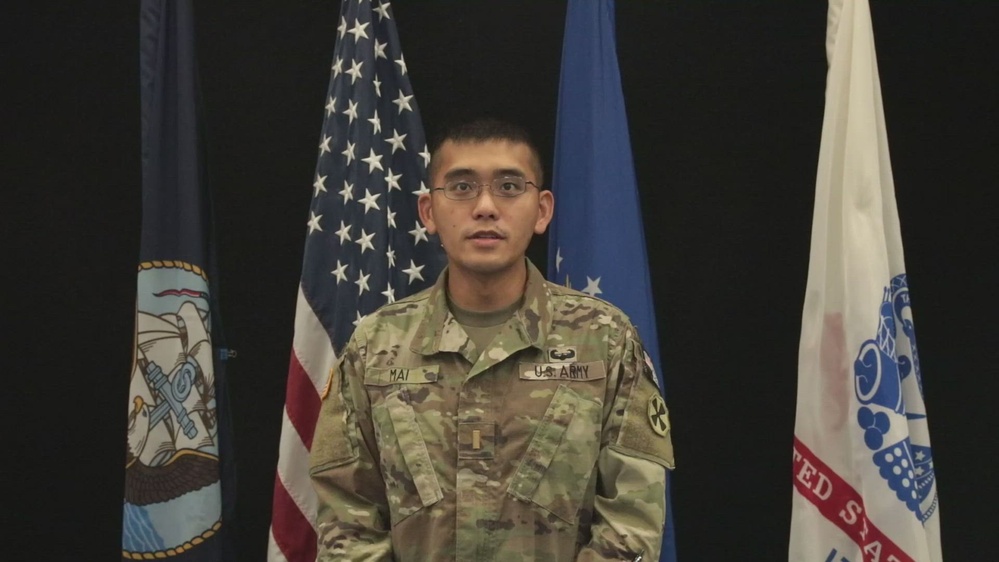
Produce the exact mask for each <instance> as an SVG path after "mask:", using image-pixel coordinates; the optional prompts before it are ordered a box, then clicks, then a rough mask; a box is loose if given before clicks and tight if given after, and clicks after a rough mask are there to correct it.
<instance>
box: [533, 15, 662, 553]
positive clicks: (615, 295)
mask: <svg viewBox="0 0 999 562" xmlns="http://www.w3.org/2000/svg"><path fill="white" fill-rule="evenodd" d="M556 129H557V130H556V134H555V170H554V172H555V173H554V177H553V180H552V191H553V192H554V194H555V202H556V203H555V204H556V206H557V208H556V211H555V216H554V220H553V221H552V225H551V230H550V234H549V243H548V278H549V279H551V280H553V281H555V282H557V283H561V284H563V285H569V286H571V287H572V288H574V289H577V290H580V291H583V292H585V293H589V294H590V295H593V296H597V297H600V298H602V299H605V300H607V301H610V302H611V303H613V304H615V305H617V306H618V307H619V308H621V309H622V310H623V311H624V312H625V313H626V314H627V315H628V316H629V317H631V320H632V322H634V324H635V327H636V328H637V329H638V333H639V335H640V337H641V338H642V343H643V344H644V345H645V348H646V350H647V351H648V353H649V355H650V356H651V357H652V361H653V364H654V365H655V369H656V373H657V374H658V376H660V377H661V376H662V375H661V373H662V370H661V369H660V367H659V366H660V362H659V346H658V341H659V340H658V336H657V334H656V319H655V307H654V306H653V303H652V286H651V283H650V281H649V266H648V262H647V259H646V253H645V236H644V234H643V231H642V214H641V211H640V209H639V204H638V187H637V182H636V180H635V170H634V165H633V164H632V159H631V143H630V142H629V140H628V119H627V115H626V113H625V109H624V94H623V93H622V90H621V75H620V71H619V69H618V64H617V49H616V47H615V36H614V2H613V0H600V1H593V0H569V5H568V8H567V11H566V20H565V39H564V42H563V44H562V76H561V81H560V84H559V94H558V122H557V125H556ZM661 382H662V380H661V379H660V383H661ZM660 387H662V385H660ZM668 506H669V503H667V517H666V532H665V535H664V538H663V548H662V555H661V557H660V560H663V561H675V560H676V545H675V541H674V532H673V516H672V513H671V511H672V510H671V509H669V507H668Z"/></svg>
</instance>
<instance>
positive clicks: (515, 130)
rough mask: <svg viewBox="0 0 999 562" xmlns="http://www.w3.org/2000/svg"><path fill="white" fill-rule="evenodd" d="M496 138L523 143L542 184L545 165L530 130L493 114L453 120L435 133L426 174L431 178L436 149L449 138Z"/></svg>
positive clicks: (456, 140)
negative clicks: (453, 122)
mask: <svg viewBox="0 0 999 562" xmlns="http://www.w3.org/2000/svg"><path fill="white" fill-rule="evenodd" d="M497 140H499V141H508V142H512V143H517V144H523V145H526V146H527V148H528V149H530V151H531V155H532V156H533V157H534V173H535V174H536V175H537V176H538V178H537V179H538V185H539V186H540V185H544V180H545V178H544V168H543V166H542V165H541V151H539V150H538V145H537V144H535V142H534V139H533V138H531V134H530V133H529V132H528V131H527V129H525V128H524V127H521V126H520V125H517V124H515V123H511V122H509V121H503V120H501V119H495V118H492V117H489V118H479V119H473V120H470V121H462V122H459V123H455V124H453V125H450V126H448V127H446V128H445V129H443V131H442V132H441V133H439V134H437V135H435V136H434V137H433V140H432V141H431V144H430V146H431V150H430V153H431V157H430V167H429V168H427V175H428V176H429V178H431V179H432V178H433V176H434V170H435V168H436V165H435V162H436V161H437V160H438V153H439V152H440V148H441V146H443V145H444V143H445V142H448V141H451V142H453V143H456V144H462V143H480V142H486V141H497Z"/></svg>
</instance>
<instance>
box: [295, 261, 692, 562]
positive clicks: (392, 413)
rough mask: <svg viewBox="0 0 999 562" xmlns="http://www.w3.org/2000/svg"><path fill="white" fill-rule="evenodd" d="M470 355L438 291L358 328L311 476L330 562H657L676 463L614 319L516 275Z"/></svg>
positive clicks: (328, 400)
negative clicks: (507, 312) (515, 300)
mask: <svg viewBox="0 0 999 562" xmlns="http://www.w3.org/2000/svg"><path fill="white" fill-rule="evenodd" d="M528 268H529V270H530V271H529V273H528V282H527V286H526V289H525V298H524V303H523V305H522V306H521V308H520V309H519V310H517V311H516V312H515V313H514V315H513V317H512V318H510V320H508V321H507V323H506V324H505V325H504V326H503V327H502V328H501V330H500V332H499V333H498V335H497V336H496V339H495V340H494V341H493V343H492V345H491V346H490V347H489V349H486V350H485V352H484V353H479V351H478V350H476V349H474V344H473V343H472V342H471V340H470V339H469V338H468V336H467V335H466V334H465V332H464V330H463V329H462V328H461V326H460V325H459V324H458V323H457V322H456V321H455V318H454V316H453V315H452V314H451V313H450V311H449V310H448V307H447V298H446V295H445V283H446V275H447V271H445V272H444V273H443V274H441V277H440V279H439V280H438V282H437V284H436V285H435V286H434V287H431V288H430V289H428V290H427V291H424V292H421V293H419V294H417V295H414V296H412V297H409V298H407V299H404V300H400V301H398V302H395V303H393V304H389V305H386V306H384V307H383V308H381V309H380V310H379V311H378V312H376V313H374V314H373V315H370V316H369V317H367V318H366V319H365V320H364V321H362V322H361V323H360V324H359V325H358V327H357V329H356V331H355V332H354V335H353V337H352V338H351V340H350V342H349V343H348V344H347V346H346V348H345V349H344V351H343V353H341V355H340V358H339V361H338V363H337V364H336V366H335V367H334V369H333V372H332V374H331V377H330V382H329V383H328V384H327V389H326V391H325V392H324V396H323V404H322V409H321V412H320V415H319V421H318V424H317V426H316V432H315V437H314V439H313V448H312V456H311V461H310V464H311V466H310V472H311V475H312V480H313V485H314V486H315V488H316V491H317V492H318V495H319V502H320V505H319V516H318V532H319V556H318V559H319V560H320V561H326V560H351V561H368V560H371V561H374V560H379V561H380V560H398V561H418V562H426V561H435V560H457V561H461V562H470V561H479V560H482V561H505V560H511V561H517V562H524V561H531V560H546V561H550V562H555V561H563V560H634V559H636V557H637V556H639V555H641V556H642V560H645V561H653V560H658V559H659V549H660V541H661V539H662V532H663V525H664V521H665V477H666V476H665V472H666V471H665V468H672V467H673V449H672V445H671V442H670V435H669V425H668V420H667V415H666V411H665V407H664V405H663V402H662V398H661V397H660V393H659V390H658V388H657V385H656V383H655V382H654V380H655V378H654V377H655V374H654V373H653V371H652V368H651V362H649V361H648V360H647V356H646V355H645V352H644V350H643V348H642V346H641V343H640V342H639V340H638V337H637V335H636V332H635V329H634V327H633V326H632V325H631V323H630V321H629V320H628V319H627V317H626V316H625V315H624V314H623V313H622V312H621V311H620V310H618V309H617V308H615V307H613V306H611V305H610V304H608V303H606V302H604V301H602V300H600V299H597V298H594V297H590V296H588V295H585V294H583V293H579V292H577V291H573V290H571V289H567V288H564V287H561V286H558V285H555V284H552V283H548V282H547V281H545V280H544V278H543V277H542V276H541V273H540V272H538V270H537V269H535V268H534V266H533V265H530V264H529V265H528Z"/></svg>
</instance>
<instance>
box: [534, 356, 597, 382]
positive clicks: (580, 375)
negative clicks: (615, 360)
mask: <svg viewBox="0 0 999 562" xmlns="http://www.w3.org/2000/svg"><path fill="white" fill-rule="evenodd" d="M517 370H518V371H519V372H520V378H521V380H525V381H550V380H558V381H564V382H586V381H593V380H598V379H605V378H607V369H605V368H604V362H603V361H591V362H589V363H520V364H519V365H517Z"/></svg>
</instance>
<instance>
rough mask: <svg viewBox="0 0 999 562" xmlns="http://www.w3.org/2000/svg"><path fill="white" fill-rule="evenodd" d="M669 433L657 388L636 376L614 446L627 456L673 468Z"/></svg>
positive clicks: (663, 403) (643, 378) (661, 399)
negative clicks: (622, 449) (621, 449)
mask: <svg viewBox="0 0 999 562" xmlns="http://www.w3.org/2000/svg"><path fill="white" fill-rule="evenodd" d="M653 376H654V375H653ZM670 433H671V426H670V423H669V410H668V409H667V408H666V402H665V401H664V400H663V398H662V395H661V394H659V389H658V388H657V387H656V385H655V384H653V383H652V382H651V381H648V380H647V377H645V376H640V377H636V379H635V382H634V387H633V388H632V389H631V392H630V396H629V398H628V400H627V404H626V405H625V409H624V418H623V420H622V422H621V430H620V433H619V434H618V436H617V445H618V446H619V447H622V448H624V449H627V450H628V452H629V453H630V454H633V455H636V456H639V457H642V458H646V459H648V460H651V461H653V462H655V463H658V464H660V465H662V466H664V467H666V468H670V469H672V468H673V467H674V466H675V465H674V461H673V441H672V438H671V437H672V436H671V435H670Z"/></svg>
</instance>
